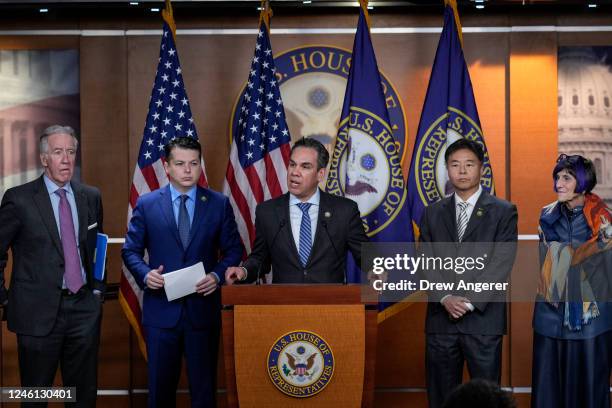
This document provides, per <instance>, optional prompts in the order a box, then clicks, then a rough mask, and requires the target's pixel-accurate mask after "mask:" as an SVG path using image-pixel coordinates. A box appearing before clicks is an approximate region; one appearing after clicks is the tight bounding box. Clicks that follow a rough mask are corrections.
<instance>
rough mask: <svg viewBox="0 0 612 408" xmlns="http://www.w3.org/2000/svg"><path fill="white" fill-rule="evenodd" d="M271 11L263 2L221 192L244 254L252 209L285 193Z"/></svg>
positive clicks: (284, 132)
mask: <svg viewBox="0 0 612 408" xmlns="http://www.w3.org/2000/svg"><path fill="white" fill-rule="evenodd" d="M262 4H263V3H262ZM269 22H270V9H269V8H268V6H267V5H264V9H263V10H262V12H261V16H260V22H259V33H258V34H257V43H256V44H255V55H254V56H253V60H252V62H251V70H250V72H249V78H248V80H247V84H246V87H245V90H244V92H243V94H242V96H241V98H242V101H241V104H240V110H239V114H240V117H239V118H238V121H237V122H234V121H232V123H235V125H234V127H233V128H232V130H231V131H232V146H231V150H230V160H229V163H228V165H227V171H226V174H225V183H224V185H223V192H224V194H225V195H227V196H228V197H229V198H230V203H231V204H232V208H233V209H234V215H235V217H236V223H237V224H238V232H239V233H240V238H241V239H242V243H243V244H244V247H245V248H246V252H247V253H249V252H251V245H252V244H253V241H254V240H255V207H256V206H257V204H259V203H261V202H262V201H265V200H268V199H270V198H274V197H278V196H279V195H281V194H283V193H286V192H287V165H288V164H289V155H290V153H291V146H290V142H291V137H290V135H289V129H288V127H287V122H286V121H285V111H284V109H283V101H282V99H281V95H280V90H279V87H278V82H277V77H276V67H275V65H274V58H273V56H272V46H271V44H270V33H269Z"/></svg>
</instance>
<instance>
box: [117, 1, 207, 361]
mask: <svg viewBox="0 0 612 408" xmlns="http://www.w3.org/2000/svg"><path fill="white" fill-rule="evenodd" d="M162 15H163V18H164V27H163V34H162V40H161V46H160V49H159V63H158V64H157V73H156V75H155V84H154V85H153V91H152V92H151V100H150V102H149V112H148V114H147V119H146V122H145V128H144V132H143V137H142V142H141V144H140V151H139V153H138V163H137V164H136V168H135V169H134V178H133V179H132V187H131V189H130V203H129V206H128V223H129V221H130V218H131V217H132V210H133V209H134V207H135V206H136V200H138V197H140V196H141V195H143V194H145V193H148V192H150V191H153V190H156V189H158V188H160V187H163V186H165V185H166V184H168V177H167V176H166V172H165V170H164V166H163V161H162V160H163V159H165V155H164V146H165V145H166V144H167V143H168V142H169V141H170V140H171V139H173V138H175V137H192V138H194V139H197V138H198V134H197V133H196V128H195V124H194V121H193V117H192V116H191V108H190V107H189V100H188V99H187V92H186V91H185V84H184V83H183V76H182V71H181V63H180V61H179V57H178V52H177V50H176V45H175V42H174V40H175V38H174V37H175V32H176V29H175V24H174V19H173V17H172V8H171V6H170V1H169V0H167V1H166V8H165V9H164V11H163V13H162ZM202 167H203V168H204V161H202ZM198 184H200V185H201V186H207V184H208V183H207V181H206V171H203V172H202V175H201V176H200V180H199V182H198ZM122 269H123V270H122V272H123V273H122V274H121V284H120V290H119V302H120V303H121V306H122V308H123V311H124V312H125V314H126V316H127V318H128V320H129V321H130V324H131V325H132V328H133V329H134V332H135V333H136V336H137V338H138V344H139V346H140V350H141V351H142V354H143V355H144V356H145V357H146V347H145V343H144V337H143V331H142V326H141V312H142V291H141V290H140V288H139V286H138V285H137V284H136V282H135V281H134V277H133V276H132V274H131V273H130V272H129V271H128V270H127V269H126V267H125V266H123V268H122Z"/></svg>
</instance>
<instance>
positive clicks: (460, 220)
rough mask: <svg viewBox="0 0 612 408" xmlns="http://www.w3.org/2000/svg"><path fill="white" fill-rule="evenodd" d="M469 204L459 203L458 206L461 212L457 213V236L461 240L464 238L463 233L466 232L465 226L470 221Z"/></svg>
mask: <svg viewBox="0 0 612 408" xmlns="http://www.w3.org/2000/svg"><path fill="white" fill-rule="evenodd" d="M468 205H469V204H468V203H466V202H460V203H457V207H458V208H459V213H458V214H457V238H459V242H461V240H462V239H463V234H464V233H465V228H466V227H467V223H468V216H467V208H468Z"/></svg>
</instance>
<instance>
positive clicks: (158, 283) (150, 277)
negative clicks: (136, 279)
mask: <svg viewBox="0 0 612 408" xmlns="http://www.w3.org/2000/svg"><path fill="white" fill-rule="evenodd" d="M163 271H164V265H159V268H157V269H151V270H150V271H149V273H147V279H146V281H147V282H146V283H147V287H148V288H149V289H160V288H163V287H164V277H163V275H162V272H163Z"/></svg>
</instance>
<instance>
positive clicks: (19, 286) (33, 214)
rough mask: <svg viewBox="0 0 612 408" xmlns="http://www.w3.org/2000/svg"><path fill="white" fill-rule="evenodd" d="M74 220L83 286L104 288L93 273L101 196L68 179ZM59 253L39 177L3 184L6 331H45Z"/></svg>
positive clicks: (56, 288) (51, 316) (59, 278)
mask: <svg viewBox="0 0 612 408" xmlns="http://www.w3.org/2000/svg"><path fill="white" fill-rule="evenodd" d="M70 185H71V188H72V191H73V192H74V196H75V201H76V206H77V213H78V219H79V236H78V238H77V239H78V242H79V250H80V255H81V262H82V264H83V268H84V269H85V274H86V278H87V287H88V288H89V289H92V290H93V289H98V290H100V291H102V292H104V286H105V285H104V282H100V281H96V280H94V278H93V258H94V251H95V248H96V240H97V233H98V232H102V199H101V196H100V192H99V191H98V189H96V188H94V187H90V186H87V185H85V184H80V183H77V182H74V181H72V182H71V183H70ZM9 248H10V249H11V251H12V254H13V270H12V275H11V283H10V287H9V290H8V294H7V290H6V288H5V279H4V270H5V267H6V261H7V259H8V250H9ZM63 278H64V253H63V249H62V241H61V239H60V234H59V231H58V228H57V223H56V221H55V217H54V215H53V207H52V206H51V199H50V198H49V192H48V190H47V187H46V186H45V182H44V180H43V178H42V176H41V177H40V178H38V179H36V180H34V181H32V182H29V183H26V184H23V185H21V186H18V187H14V188H11V189H9V190H8V191H7V192H6V193H5V194H4V197H3V198H2V205H1V206H0V284H1V285H0V301H2V302H4V301H6V300H7V299H8V304H7V306H6V314H7V319H8V328H9V330H11V331H13V332H15V333H17V334H25V335H31V336H46V335H47V334H49V333H50V332H51V329H52V328H53V325H54V324H55V320H56V317H57V312H58V309H59V306H60V301H61V296H62V283H63Z"/></svg>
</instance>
